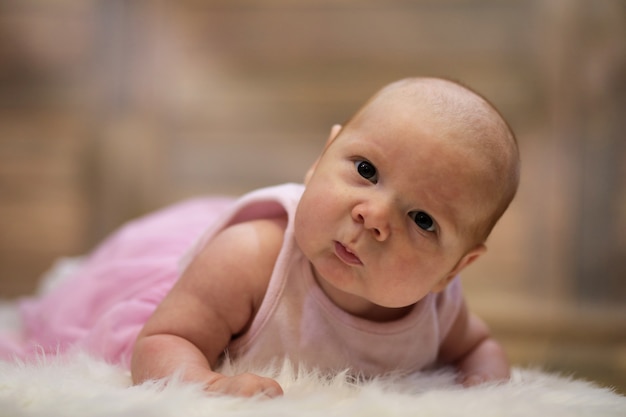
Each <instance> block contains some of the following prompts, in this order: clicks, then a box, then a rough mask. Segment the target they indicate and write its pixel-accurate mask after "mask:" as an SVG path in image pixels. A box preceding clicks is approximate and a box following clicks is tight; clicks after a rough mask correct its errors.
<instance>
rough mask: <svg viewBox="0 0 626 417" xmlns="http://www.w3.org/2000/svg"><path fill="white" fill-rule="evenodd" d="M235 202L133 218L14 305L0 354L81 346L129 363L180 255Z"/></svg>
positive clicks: (212, 201)
mask: <svg viewBox="0 0 626 417" xmlns="http://www.w3.org/2000/svg"><path fill="white" fill-rule="evenodd" d="M233 201H234V200H231V199H226V198H206V199H195V200H190V201H186V202H183V203H180V204H177V205H174V206H171V207H168V208H166V209H163V210H161V211H158V212H155V213H153V214H150V215H147V216H145V217H142V218H140V219H138V220H135V221H132V222H130V223H128V224H126V225H125V226H123V227H122V228H121V229H119V230H118V231H117V232H115V233H114V234H113V235H111V236H110V237H109V238H108V239H106V240H105V241H104V242H103V243H102V244H101V245H100V246H98V247H97V248H96V249H95V250H94V251H93V253H91V254H90V255H89V256H88V257H87V258H86V260H85V261H84V262H83V263H82V264H81V265H80V266H79V267H78V268H77V270H76V271H74V272H73V273H72V274H71V276H69V277H68V278H67V279H66V280H65V281H64V282H62V283H61V284H60V285H59V286H57V287H55V288H54V289H53V290H52V291H50V292H49V293H47V294H45V295H43V296H41V297H33V298H28V299H25V300H22V301H20V302H19V305H18V309H19V311H18V312H19V317H20V321H21V323H20V330H19V331H18V332H17V333H12V334H2V333H0V359H5V360H7V359H11V358H21V359H28V358H29V357H32V356H34V355H37V354H40V353H53V354H56V353H63V352H66V351H67V350H68V349H74V348H76V349H81V350H83V351H87V352H89V353H91V354H93V355H96V356H99V357H102V358H104V359H105V360H107V361H109V362H111V363H119V364H122V365H124V366H129V364H130V358H131V355H132V349H133V345H134V343H135V339H136V337H137V334H138V333H139V331H140V330H141V328H142V327H143V325H144V323H145V322H146V321H147V320H148V318H149V317H150V315H151V314H152V312H153V311H154V310H155V308H156V306H157V305H158V304H159V303H160V302H161V300H163V298H164V297H165V295H166V294H167V293H168V291H169V290H170V289H171V288H172V286H173V284H174V283H175V282H176V280H177V279H178V278H179V276H180V274H181V272H182V271H181V260H182V259H183V258H184V256H185V255H186V254H187V253H188V252H189V251H190V250H191V248H192V247H193V245H194V244H195V243H196V241H197V240H198V238H199V237H200V236H201V235H202V234H203V233H204V232H205V231H206V230H207V228H208V227H209V226H210V225H211V224H212V223H214V222H215V221H216V220H217V219H218V218H219V217H220V216H221V215H222V214H223V213H224V212H225V211H226V210H228V208H229V207H230V206H231V205H232V203H233Z"/></svg>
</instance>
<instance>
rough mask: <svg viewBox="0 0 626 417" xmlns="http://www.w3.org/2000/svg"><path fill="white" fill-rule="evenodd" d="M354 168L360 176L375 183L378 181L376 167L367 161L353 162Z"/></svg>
mask: <svg viewBox="0 0 626 417" xmlns="http://www.w3.org/2000/svg"><path fill="white" fill-rule="evenodd" d="M354 165H355V166H356V170H357V172H358V173H359V175H360V176H362V177H363V178H365V179H366V180H369V181H371V182H373V183H374V184H376V182H378V175H377V173H376V167H375V166H374V165H372V164H371V163H370V162H367V161H356V162H355V163H354Z"/></svg>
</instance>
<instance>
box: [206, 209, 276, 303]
mask: <svg viewBox="0 0 626 417" xmlns="http://www.w3.org/2000/svg"><path fill="white" fill-rule="evenodd" d="M286 227H287V217H286V216H285V217H274V218H268V219H256V220H250V221H244V222H240V223H235V224H232V225H229V226H227V227H225V228H224V229H222V230H221V231H219V232H218V233H217V234H216V235H215V236H214V237H213V239H211V240H210V241H209V242H207V243H206V245H205V247H204V248H203V249H202V250H201V251H200V253H198V255H197V259H195V261H194V262H195V263H200V264H203V265H204V266H205V270H206V271H207V272H208V271H210V272H208V273H210V274H211V275H212V279H218V280H220V281H223V283H222V284H221V285H222V286H230V285H234V286H236V287H237V288H238V289H239V290H240V291H241V290H242V291H243V292H245V293H248V294H249V295H250V297H251V298H252V302H253V304H255V305H256V306H258V305H260V302H261V301H262V299H263V297H264V295H265V291H266V289H267V286H268V284H269V280H270V278H271V276H272V271H273V270H274V265H275V263H276V259H277V258H278V254H279V253H280V249H281V247H282V243H283V240H284V235H285V229H286ZM216 275H217V276H216Z"/></svg>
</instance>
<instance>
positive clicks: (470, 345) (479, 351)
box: [439, 303, 510, 386]
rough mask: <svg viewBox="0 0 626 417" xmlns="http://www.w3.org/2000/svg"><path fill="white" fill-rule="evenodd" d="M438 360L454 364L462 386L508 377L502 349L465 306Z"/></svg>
mask: <svg viewBox="0 0 626 417" xmlns="http://www.w3.org/2000/svg"><path fill="white" fill-rule="evenodd" d="M439 361H440V362H441V363H444V364H453V365H455V366H456V367H457V369H458V370H459V372H460V380H461V382H462V383H463V385H465V386H471V385H476V384H480V383H482V382H487V381H498V380H506V379H508V378H509V376H510V365H509V361H508V359H507V357H506V354H505V353H504V350H503V349H502V347H501V346H500V344H499V343H498V342H496V341H495V340H494V339H493V338H492V337H491V335H490V334H489V329H488V328H487V325H486V324H485V323H484V322H483V321H482V320H481V319H480V318H478V317H477V316H476V315H474V314H472V313H470V312H469V311H468V310H467V306H466V305H465V303H463V305H462V306H461V309H460V311H459V314H458V316H457V318H456V320H455V322H454V324H453V325H452V328H451V329H450V332H449V333H448V336H447V337H446V338H445V339H444V341H443V343H442V345H441V348H440V351H439Z"/></svg>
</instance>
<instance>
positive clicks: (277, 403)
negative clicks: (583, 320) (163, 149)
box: [0, 261, 626, 417]
mask: <svg viewBox="0 0 626 417" xmlns="http://www.w3.org/2000/svg"><path fill="white" fill-rule="evenodd" d="M73 266H74V262H73V261H72V262H69V263H67V262H62V263H60V264H58V265H57V266H56V267H55V269H54V270H53V273H51V274H49V275H48V276H47V277H46V279H45V280H44V282H43V284H42V287H41V289H40V291H41V292H46V291H47V290H48V288H49V287H51V286H54V284H55V283H56V281H58V279H59V278H60V277H61V278H62V277H63V276H64V275H66V274H67V273H68V271H69V270H71V269H72V268H73ZM17 328H19V320H18V317H17V314H16V311H15V306H14V304H13V303H0V332H3V331H11V329H17ZM242 371H257V372H258V373H261V374H264V375H268V376H273V377H275V378H276V379H277V380H278V382H279V383H280V384H281V385H282V387H283V388H284V390H285V396H284V397H281V398H277V399H272V400H267V399H260V398H254V399H242V398H233V397H225V396H209V395H207V394H205V393H204V392H203V391H202V390H201V388H200V387H199V386H197V385H189V384H183V383H181V382H179V381H177V380H176V377H173V378H171V379H170V380H169V381H154V382H149V383H144V384H142V385H139V386H132V384H131V379H130V375H129V373H128V371H126V370H124V369H121V368H119V367H117V366H114V365H111V364H107V363H105V362H103V361H101V360H97V359H94V358H91V357H89V356H87V355H85V354H84V353H82V352H73V353H70V354H67V355H64V356H41V357H39V358H38V359H37V360H36V361H32V362H28V363H25V362H20V361H14V362H3V361H0V417H4V416H7V417H9V416H10V417H20V416H24V417H27V416H28V417H38V416H45V417H55V416H81V417H114V416H115V417H117V416H129V417H130V416H132V417H135V416H142V417H167V416H176V417H183V416H198V417H200V416H211V417H216V416H219V417H222V416H225V417H245V416H255V417H265V416H267V417H280V416H290V417H295V416H302V417H316V416H320V417H322V416H323V417H332V416H359V417H368V416H371V417H385V416H390V417H391V416H393V417H400V416H437V417H449V416H480V417H490V416H532V417H535V416H550V417H560V416H564V417H565V416H567V417H571V416H589V417H601V416H602V417H612V416H615V417H618V416H620V417H623V416H626V397H624V396H620V395H618V394H616V393H614V392H612V391H611V390H608V389H604V388H600V387H597V386H595V385H593V384H591V383H588V382H584V381H579V380H573V379H570V378H564V377H561V376H557V375H553V374H547V373H544V372H541V371H536V370H528V369H514V371H513V376H512V378H511V380H510V381H509V382H507V383H505V384H485V385H481V386H477V387H474V388H469V389H464V388H462V387H460V386H459V385H457V384H455V382H454V380H455V376H454V374H453V373H452V372H450V371H449V370H444V371H440V372H431V373H418V374H414V375H410V376H404V377H402V376H390V377H386V378H380V379H375V380H370V381H355V380H353V379H351V378H348V377H346V375H345V374H340V375H336V376H334V377H332V378H331V377H325V376H322V375H319V374H317V373H315V372H303V371H295V370H294V369H293V367H291V366H290V364H288V363H285V364H282V365H281V364H279V366H275V367H269V368H267V369H261V370H253V369H243V367H242V365H241V364H237V363H227V364H226V365H225V366H224V367H223V372H226V373H231V374H232V373H237V372H242Z"/></svg>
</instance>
